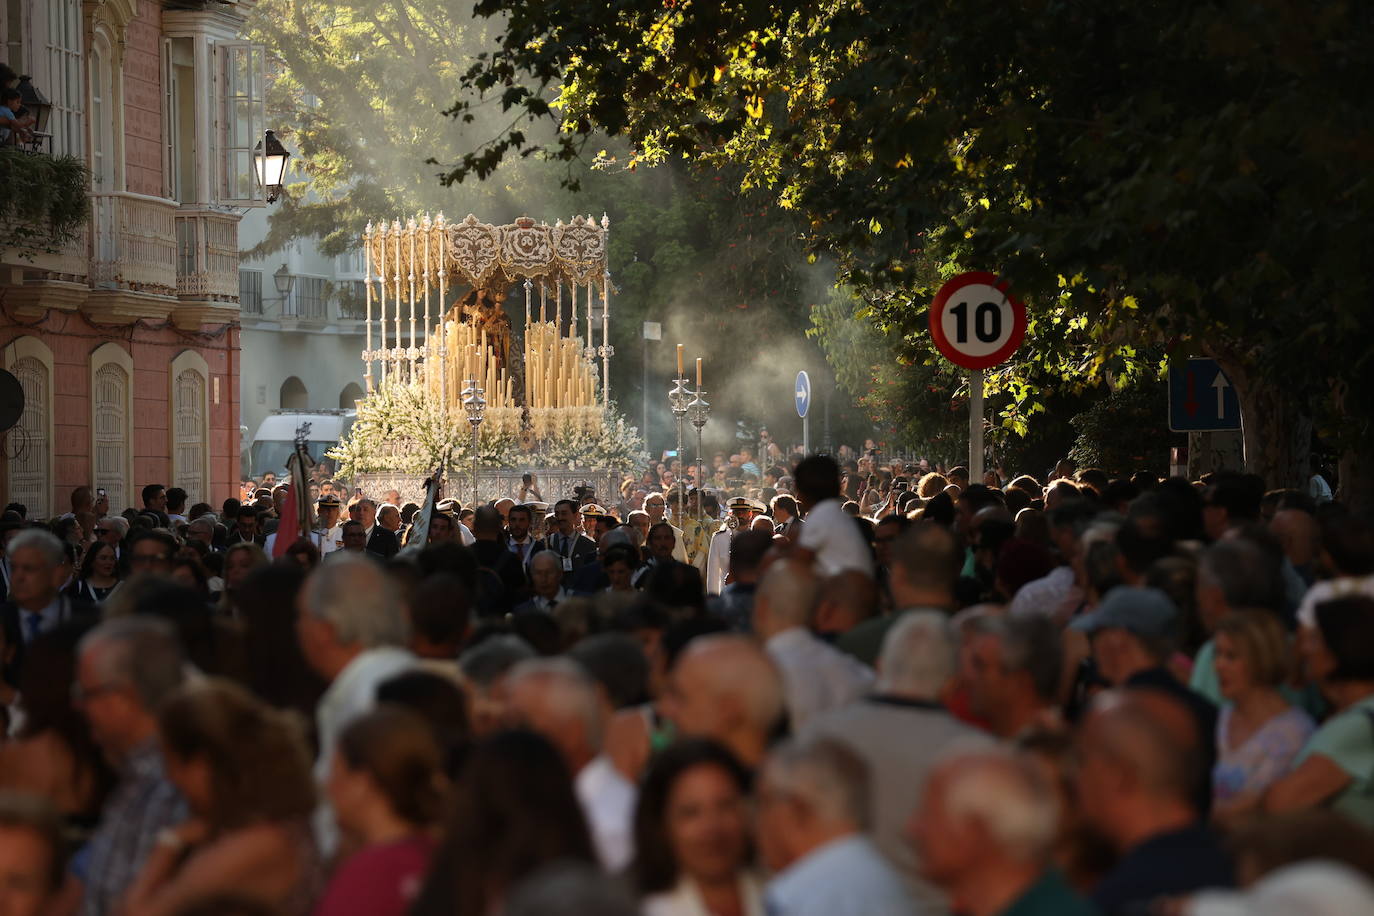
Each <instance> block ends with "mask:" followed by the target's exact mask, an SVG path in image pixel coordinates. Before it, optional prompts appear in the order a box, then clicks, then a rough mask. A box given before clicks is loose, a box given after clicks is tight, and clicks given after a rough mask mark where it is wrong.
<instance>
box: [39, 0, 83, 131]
mask: <svg viewBox="0 0 1374 916" xmlns="http://www.w3.org/2000/svg"><path fill="white" fill-rule="evenodd" d="M47 6H48V39H47V42H46V45H45V47H46V50H47V56H48V60H47V66H48V78H47V81H46V82H47V95H48V99H49V100H50V101H51V102H52V114H51V115H50V117H49V122H48V123H49V130H50V131H51V133H52V135H53V137H52V151H53V153H54V154H55V155H63V154H65V155H70V156H80V155H81V132H82V123H81V112H82V108H83V106H82V104H81V98H82V96H83V95H84V87H83V85H82V82H81V34H82V26H81V0H49V2H48V4H47ZM34 82H35V83H36V82H37V80H36V79H35V80H34Z"/></svg>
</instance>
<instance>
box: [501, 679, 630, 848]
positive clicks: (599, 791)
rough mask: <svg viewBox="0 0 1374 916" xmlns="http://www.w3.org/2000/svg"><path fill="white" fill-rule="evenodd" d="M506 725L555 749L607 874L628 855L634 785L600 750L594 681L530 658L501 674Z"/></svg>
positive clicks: (600, 730)
mask: <svg viewBox="0 0 1374 916" xmlns="http://www.w3.org/2000/svg"><path fill="white" fill-rule="evenodd" d="M505 693H506V703H507V709H508V711H509V713H510V716H511V724H512V725H516V726H520V727H524V728H528V729H530V730H531V731H535V732H538V733H539V734H541V735H543V736H544V737H545V738H548V739H549V742H550V743H552V744H553V746H554V747H556V748H557V749H558V752H559V753H560V754H562V755H563V759H564V761H566V762H567V764H568V771H569V772H570V773H572V774H573V788H574V790H575V791H576V793H577V800H578V801H579V802H580V803H581V805H582V811H583V813H584V814H585V815H586V817H587V824H588V826H589V827H590V828H591V833H592V839H593V841H594V842H595V844H596V851H597V856H598V858H600V860H601V865H602V867H603V868H605V869H606V871H607V872H618V871H620V870H621V869H623V868H624V867H625V866H626V865H628V864H630V860H631V859H632V858H633V857H634V832H633V821H634V809H635V802H636V801H637V799H638V793H637V792H636V791H635V787H634V786H633V785H632V784H631V783H630V782H629V781H628V780H626V779H625V777H623V776H621V775H620V773H619V771H617V770H616V768H615V764H613V763H612V762H611V759H610V757H608V756H606V754H604V753H603V752H602V738H603V734H604V732H605V727H606V722H605V716H604V712H603V709H602V704H601V701H600V698H599V696H598V695H597V690H596V682H595V681H593V680H592V678H591V677H590V676H589V675H588V674H587V673H586V671H585V670H584V669H583V668H582V667H581V666H579V665H578V664H577V663H576V662H574V661H571V660H569V659H530V660H529V661H525V662H521V663H519V664H517V665H516V666H515V667H514V668H512V669H511V671H510V673H509V674H507V675H506V680H505Z"/></svg>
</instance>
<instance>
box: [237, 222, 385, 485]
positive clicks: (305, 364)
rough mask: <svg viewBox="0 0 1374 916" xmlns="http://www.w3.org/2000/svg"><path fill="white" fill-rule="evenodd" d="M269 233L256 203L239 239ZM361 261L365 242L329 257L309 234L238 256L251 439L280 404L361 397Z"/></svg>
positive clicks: (315, 406) (330, 406)
mask: <svg viewBox="0 0 1374 916" xmlns="http://www.w3.org/2000/svg"><path fill="white" fill-rule="evenodd" d="M266 235H267V213H266V211H265V210H253V211H250V212H249V213H248V214H247V215H246V216H245V217H244V219H243V223H242V224H241V225H240V227H239V240H240V244H241V245H242V247H243V248H244V249H245V250H247V249H249V248H251V247H252V246H253V245H255V244H257V243H258V242H259V241H261V240H262V239H263V238H265V237H266ZM363 269H364V265H363V258H362V250H361V248H359V249H358V250H357V251H356V252H351V253H348V254H344V255H340V256H338V257H328V256H326V255H323V254H321V253H320V251H319V249H318V248H317V247H316V246H315V244H314V242H313V240H311V239H297V240H296V241H293V242H292V243H290V244H289V245H287V247H286V248H285V249H284V250H282V251H280V252H277V253H276V254H274V255H271V256H269V257H267V258H263V259H259V260H254V259H249V258H246V257H245V258H244V259H243V260H242V261H241V262H240V264H239V301H240V303H241V307H242V315H241V319H240V320H241V321H242V326H243V330H242V346H243V365H242V373H241V375H240V378H241V379H242V383H243V389H242V392H241V404H242V410H243V414H242V416H243V426H244V430H245V432H246V435H247V436H248V437H249V438H250V439H251V437H252V436H253V435H254V434H255V433H256V432H257V430H258V426H259V425H260V424H261V423H262V421H263V419H264V418H265V417H267V416H268V415H269V414H270V413H271V412H272V411H273V410H275V409H278V408H287V409H296V410H310V411H318V410H338V409H341V408H342V409H344V410H351V409H352V408H353V406H354V404H355V402H356V401H358V400H360V399H361V398H362V397H363V363H362V359H361V354H362V351H363V342H364V341H363V331H364V324H363V318H364V317H365V315H364V312H365V298H364V296H365V293H364V289H363ZM314 457H315V458H317V459H318V458H319V457H320V456H319V455H316V456H314ZM256 472H257V469H245V473H256Z"/></svg>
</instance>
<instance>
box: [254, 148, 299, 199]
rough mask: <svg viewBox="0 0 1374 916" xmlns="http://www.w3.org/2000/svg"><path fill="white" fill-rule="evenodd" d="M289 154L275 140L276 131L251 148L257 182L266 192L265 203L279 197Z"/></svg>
mask: <svg viewBox="0 0 1374 916" xmlns="http://www.w3.org/2000/svg"><path fill="white" fill-rule="evenodd" d="M290 158H291V154H290V153H289V152H287V151H286V147H284V146H282V145H281V141H280V140H278V139H277V134H276V131H271V130H269V131H268V132H267V134H266V135H265V136H264V137H263V138H262V139H261V140H259V141H258V145H257V146H255V147H253V162H254V163H255V164H256V165H257V167H258V181H260V182H261V183H262V187H263V190H265V191H266V192H267V202H268V203H269V204H270V203H274V202H275V201H276V199H277V198H278V197H280V196H281V180H282V177H283V176H284V175H285V174H286V160H288V159H290Z"/></svg>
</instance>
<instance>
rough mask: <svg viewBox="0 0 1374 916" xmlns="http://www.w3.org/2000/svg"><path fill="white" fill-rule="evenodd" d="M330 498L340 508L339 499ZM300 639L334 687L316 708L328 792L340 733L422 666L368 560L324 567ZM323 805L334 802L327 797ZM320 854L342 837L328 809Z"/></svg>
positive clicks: (391, 590) (391, 591) (391, 589)
mask: <svg viewBox="0 0 1374 916" xmlns="http://www.w3.org/2000/svg"><path fill="white" fill-rule="evenodd" d="M324 498H330V499H333V500H334V501H335V505H336V506H337V504H338V497H324ZM297 603H298V605H299V611H300V613H299V615H298V616H297V618H296V636H297V638H298V640H299V641H300V646H301V653H302V654H303V655H304V656H305V661H306V664H308V665H309V666H310V667H311V668H312V669H314V670H315V672H316V673H317V674H319V675H320V676H321V677H323V678H324V679H325V680H326V681H328V682H329V689H328V690H326V691H325V692H324V696H322V697H320V702H319V705H318V706H316V707H315V723H316V730H317V733H318V737H319V746H320V753H319V757H318V758H317V760H316V763H315V777H316V779H317V781H318V782H319V785H320V787H321V790H323V788H324V786H325V784H326V782H327V781H328V779H329V768H330V765H331V762H332V759H333V756H334V746H335V743H336V742H337V741H338V738H339V734H340V733H341V732H342V731H343V729H344V728H345V727H346V726H347V725H348V723H349V722H350V721H352V720H353V719H354V718H355V717H357V716H358V715H360V714H362V713H365V712H367V711H369V710H371V709H372V708H373V706H374V705H376V697H377V686H378V685H379V684H381V683H382V682H383V681H385V680H387V679H389V678H391V677H392V676H393V675H396V674H399V673H400V672H402V671H405V670H408V669H410V668H411V667H414V665H415V657H414V656H413V655H411V653H410V652H409V651H408V650H406V649H404V648H402V647H403V646H405V645H406V644H407V643H408V641H409V626H408V624H407V622H406V616H405V612H404V610H403V609H402V607H401V604H400V601H399V596H398V595H397V594H396V588H395V586H394V585H393V584H392V582H391V581H390V580H389V579H388V578H387V576H386V573H384V572H383V571H382V569H381V567H380V566H379V565H378V564H376V563H374V562H372V561H370V560H367V559H365V558H362V557H356V558H355V557H340V558H339V559H338V560H337V561H334V562H331V563H328V564H326V565H323V566H320V567H318V568H317V569H316V570H315V571H314V572H313V573H311V574H310V578H309V579H307V580H306V583H305V587H304V588H303V589H301V593H300V597H299V598H298V599H297ZM321 797H322V798H327V797H328V796H327V795H326V794H324V793H323V791H322V793H321ZM315 835H316V837H317V838H318V840H319V843H320V849H321V850H322V851H323V852H324V853H325V854H326V855H328V854H330V853H332V852H333V851H334V846H335V844H336V842H337V840H338V831H337V828H336V826H335V824H334V816H333V812H332V811H331V810H330V808H329V805H328V803H327V802H325V803H322V804H321V805H320V807H319V808H318V809H317V810H316V816H315Z"/></svg>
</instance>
